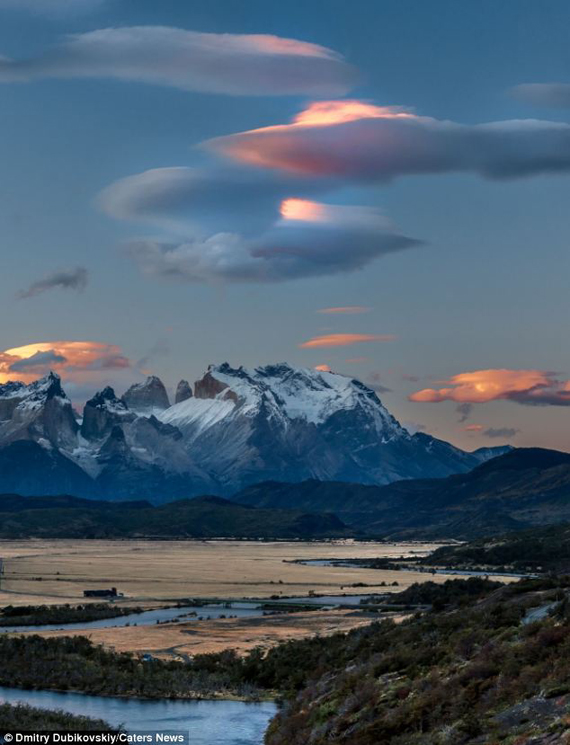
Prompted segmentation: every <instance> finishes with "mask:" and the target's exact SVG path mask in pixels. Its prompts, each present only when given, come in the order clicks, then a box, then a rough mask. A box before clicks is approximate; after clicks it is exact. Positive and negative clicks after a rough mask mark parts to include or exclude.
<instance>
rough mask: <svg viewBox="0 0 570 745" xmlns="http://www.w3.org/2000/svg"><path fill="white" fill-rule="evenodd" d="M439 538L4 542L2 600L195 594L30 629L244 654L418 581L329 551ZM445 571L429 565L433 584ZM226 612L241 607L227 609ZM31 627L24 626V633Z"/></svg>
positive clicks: (162, 650) (179, 652) (139, 648)
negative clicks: (131, 615) (90, 593)
mask: <svg viewBox="0 0 570 745" xmlns="http://www.w3.org/2000/svg"><path fill="white" fill-rule="evenodd" d="M440 545H441V544H432V543H419V542H407V543H378V542H372V541H371V542H362V541H355V540H351V539H348V540H331V541H326V542H323V541H320V542H319V541H312V542H302V541H289V542H287V541H283V542H275V541H274V542H264V541H231V540H225V541H97V540H93V541H84V540H59V541H58V540H55V541H43V540H26V541H1V542H0V552H1V554H2V557H3V562H2V564H3V574H2V577H1V587H0V604H2V605H12V606H18V605H29V604H31V603H33V604H34V605H40V604H47V605H61V604H64V603H69V604H72V605H74V604H78V603H84V602H90V600H89V599H85V598H84V597H83V592H84V590H86V589H89V590H93V589H94V590H102V589H106V588H110V587H116V588H117V590H118V593H119V594H120V597H118V598H117V599H115V600H114V601H113V604H114V605H115V606H116V607H117V608H123V607H124V608H128V609H132V608H138V609H139V610H148V609H153V608H154V609H158V608H161V607H167V606H171V605H173V604H180V605H184V604H185V603H188V602H191V600H192V599H194V598H200V599H201V600H200V603H202V607H199V608H198V609H197V612H196V614H195V616H194V617H191V618H184V617H181V618H178V619H175V620H174V622H170V623H156V622H154V623H152V624H145V623H144V621H140V620H139V619H136V618H135V619H133V620H132V621H131V622H129V623H128V624H127V625H125V621H124V620H123V619H121V618H117V619H116V620H115V621H113V620H112V619H109V620H106V621H103V622H97V624H95V627H93V628H92V627H90V625H89V624H84V625H83V626H84V627H83V628H82V626H81V624H73V625H72V626H71V627H69V628H65V627H63V628H62V630H57V629H55V630H54V629H50V630H47V631H44V630H42V629H38V630H37V631H38V632H39V633H40V634H41V635H42V636H46V637H47V636H50V637H51V636H54V637H60V636H66V635H77V634H78V635H81V634H84V633H87V634H88V635H89V638H90V639H91V640H92V641H93V642H96V643H100V644H103V645H104V646H105V647H107V648H110V649H115V650H118V651H123V652H126V651H129V652H135V653H137V654H145V653H149V654H152V655H153V656H159V657H163V658H168V659H184V658H185V657H187V656H188V655H194V654H202V653H208V652H219V651H222V650H224V649H228V648H231V649H236V650H238V651H239V652H240V653H244V652H245V651H248V650H251V649H254V648H255V647H262V648H269V647H271V646H273V645H275V644H277V643H279V642H282V641H286V640H290V639H300V638H306V637H310V636H312V635H315V634H319V635H323V634H324V635H327V634H330V633H335V632H338V631H347V630H349V629H352V628H357V627H360V626H363V625H367V624H369V623H370V622H371V621H372V620H374V619H375V618H377V617H378V616H377V615H374V614H373V613H368V612H367V613H363V612H362V610H361V609H359V607H358V596H359V595H361V596H363V597H364V596H366V595H367V594H371V593H372V594H377V593H381V594H385V593H394V592H400V591H402V590H404V589H405V588H406V587H409V586H411V585H412V584H414V583H416V582H422V581H425V579H427V577H426V574H425V571H424V572H422V571H420V569H421V568H420V567H418V571H413V570H412V571H397V570H390V569H387V570H385V569H380V570H379V569H362V568H356V569H355V568H352V567H336V566H328V565H326V562H327V560H328V559H333V558H335V559H338V558H339V557H341V558H342V557H345V558H347V559H348V558H360V559H372V558H377V557H384V558H399V557H402V556H405V557H410V558H414V557H415V558H417V559H418V560H420V559H422V558H423V557H426V556H427V555H428V554H429V553H431V552H432V551H433V550H435V549H437V548H438V547H439V546H440ZM312 560H316V561H317V562H318V563H317V565H315V564H314V563H309V564H306V563H299V562H303V561H305V562H307V561H308V562H312ZM323 564H324V565H323ZM450 576H452V575H445V574H438V575H434V576H433V577H432V576H431V575H429V577H430V579H433V580H434V581H436V582H438V583H443V582H445V581H446V580H447V579H449V578H450ZM506 581H509V579H508V578H506ZM319 596H322V597H319ZM355 596H356V597H355ZM329 597H334V598H335V600H334V603H336V604H337V606H338V607H329V608H327V609H325V610H319V609H318V606H319V604H322V605H326V604H327V599H328V598H329ZM287 598H294V599H296V600H295V602H298V603H299V604H300V605H299V607H293V608H292V610H294V611H295V612H286V611H287V610H289V609H286V608H283V612H280V613H275V610H279V607H278V606H277V607H276V606H275V605H273V606H271V607H272V609H273V610H272V611H270V612H268V613H267V614H264V613H263V612H262V611H261V610H259V611H250V612H247V611H246V610H239V608H238V609H236V608H232V607H228V608H227V609H224V606H223V604H222V605H221V606H213V607H211V608H209V607H208V603H216V602H223V601H229V600H234V601H239V600H245V599H250V600H251V599H256V600H257V599H259V601H263V600H265V601H268V600H269V599H274V600H275V601H277V602H278V601H279V600H280V599H281V600H285V599H287ZM352 598H354V600H352ZM91 602H100V601H97V599H95V600H93V601H91ZM292 602H293V601H292ZM313 603H314V604H315V605H312V604H313ZM329 604H330V601H329ZM343 606H344V607H343ZM187 610H192V608H188V609H187ZM174 615H176V613H175V609H173V616H174ZM234 615H237V616H238V617H237V618H232V617H231V616H234ZM220 616H221V617H220ZM224 616H226V617H224ZM396 616H397V614H396V613H393V612H388V613H386V614H385V617H396ZM137 621H138V622H139V623H137ZM100 626H104V627H103V628H100ZM6 631H9V629H6ZM35 631H36V630H34V629H32V630H30V632H28V633H35Z"/></svg>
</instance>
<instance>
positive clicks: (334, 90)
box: [0, 26, 357, 96]
mask: <svg viewBox="0 0 570 745" xmlns="http://www.w3.org/2000/svg"><path fill="white" fill-rule="evenodd" d="M42 78H70V79H71V78H113V79H117V80H125V81H138V82H142V83H152V84H155V85H164V86H171V87H174V88H180V89H182V90H187V91H200V92H206V93H225V94H229V95H272V96H274V95H307V96H313V95H314V96H323V95H324V96H326V95H343V94H345V93H346V92H347V91H348V90H349V89H350V88H351V87H352V86H353V85H354V84H355V82H356V79H357V74H356V71H355V70H354V68H352V67H351V66H350V65H349V64H348V63H347V62H346V61H345V60H344V58H343V57H342V56H341V55H340V54H337V53H336V52H334V51H333V50H331V49H327V48H326V47H322V46H320V45H318V44H310V43H308V42H305V41H298V40H296V39H284V38H281V37H278V36H271V35H262V34H207V33H199V32H197V31H187V30H185V29H180V28H172V27H168V26H132V27H125V28H105V29H99V30H97V31H90V32H88V33H84V34H73V35H71V36H69V37H67V38H66V40H65V41H63V42H62V43H61V44H59V45H57V46H55V47H53V48H52V49H49V50H48V51H46V52H44V53H43V54H41V55H40V56H38V57H33V58H31V59H26V60H12V59H8V58H6V57H2V58H0V82H5V83H6V82H8V83H10V82H12V83H13V82H26V81H30V80H38V79H42Z"/></svg>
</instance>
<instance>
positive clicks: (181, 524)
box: [0, 494, 354, 539]
mask: <svg viewBox="0 0 570 745" xmlns="http://www.w3.org/2000/svg"><path fill="white" fill-rule="evenodd" d="M353 534H354V531H352V530H351V529H349V528H347V527H346V526H345V525H344V523H343V522H341V520H339V519H338V517H336V516H335V515H332V514H318V513H312V512H304V511H302V510H293V509H290V510H271V509H269V510H267V509H256V508H254V507H248V506H245V505H241V504H236V503H235V502H230V501H228V500H226V499H222V498H220V497H208V496H206V497H196V498H195V499H180V500H178V501H175V502H170V503H168V504H165V505H161V506H158V507H153V506H152V505H151V504H149V503H148V502H118V503H117V502H103V501H95V500H89V499H80V498H78V497H67V496H61V497H19V496H15V495H13V494H12V495H0V538H9V539H16V538H96V539H103V538H161V539H165V538H168V539H175V538H178V539H180V538H212V537H225V538H307V539H312V538H330V537H338V536H346V535H353Z"/></svg>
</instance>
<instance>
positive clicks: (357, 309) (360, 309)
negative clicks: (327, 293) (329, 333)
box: [317, 305, 372, 315]
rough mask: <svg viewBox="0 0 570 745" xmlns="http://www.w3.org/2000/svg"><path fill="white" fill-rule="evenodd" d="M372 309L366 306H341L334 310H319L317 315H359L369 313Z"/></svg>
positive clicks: (333, 308)
mask: <svg viewBox="0 0 570 745" xmlns="http://www.w3.org/2000/svg"><path fill="white" fill-rule="evenodd" d="M371 310H372V308H368V307H366V306H365V305H340V306H333V307H332V308H319V310H317V313H325V314H329V313H330V314H331V315H335V314H338V315H355V314H357V313H369V312H370V311H371Z"/></svg>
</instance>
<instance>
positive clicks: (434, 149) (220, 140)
mask: <svg viewBox="0 0 570 745" xmlns="http://www.w3.org/2000/svg"><path fill="white" fill-rule="evenodd" d="M205 146H206V147H207V148H209V149H210V150H213V151H215V152H216V153H218V154H221V155H224V156H226V157H228V158H231V159H232V160H235V161H238V162H241V163H247V164H248V165H253V166H257V167H261V168H267V169H278V170H280V171H283V172H285V173H289V174H296V175H298V176H300V175H302V176H311V177H316V178H321V179H323V181H324V180H325V179H328V180H334V181H340V180H346V181H350V182H356V183H366V182H371V181H376V182H378V181H380V182H381V181H387V180H390V179H392V178H395V177H398V176H403V175H412V174H438V173H458V172H467V173H477V174H479V175H480V176H483V177H485V178H491V179H512V178H520V177H523V176H531V175H537V174H543V173H549V172H551V173H558V172H567V171H569V170H570V124H567V123H564V122H553V121H538V120H532V119H522V120H512V121H497V122H485V123H482V124H474V125H471V124H461V123H459V122H453V121H447V120H441V119H435V118H433V117H429V116H418V115H416V114H414V113H412V112H409V111H404V110H402V109H399V108H395V107H391V106H376V105H374V104H372V103H370V102H366V101H354V100H353V101H350V100H340V101H320V102H317V103H313V104H310V105H309V106H308V107H307V108H306V109H304V110H303V111H301V112H300V113H299V114H298V115H297V116H296V117H294V119H293V120H292V121H291V122H290V123H288V124H279V125H274V126H269V127H262V128H260V129H254V130H249V131H245V132H239V133H236V134H232V135H226V136H223V137H217V138H215V139H212V140H209V141H207V142H206V143H205Z"/></svg>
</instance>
